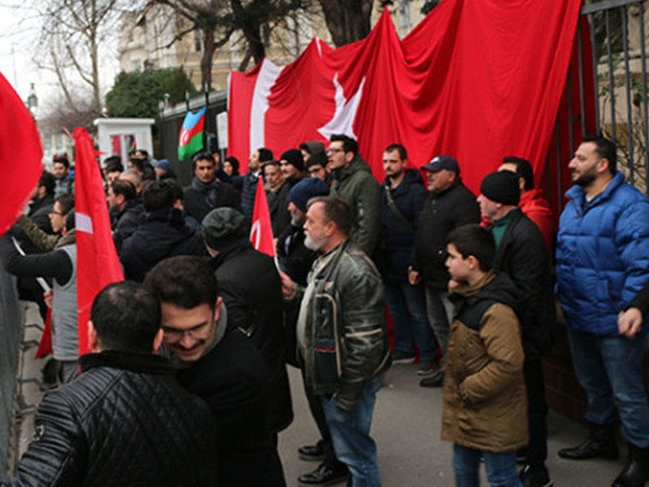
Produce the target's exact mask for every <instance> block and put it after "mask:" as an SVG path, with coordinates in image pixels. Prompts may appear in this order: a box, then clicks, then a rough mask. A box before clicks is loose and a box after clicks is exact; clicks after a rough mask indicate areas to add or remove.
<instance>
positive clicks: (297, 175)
mask: <svg viewBox="0 0 649 487" xmlns="http://www.w3.org/2000/svg"><path fill="white" fill-rule="evenodd" d="M279 163H280V165H281V168H282V175H283V176H284V181H286V182H287V183H288V185H289V187H290V188H292V187H293V186H295V185H296V184H297V183H299V182H300V181H302V179H304V157H303V156H302V152H300V151H299V150H298V149H289V150H287V151H286V152H284V153H283V154H282V156H281V157H280V158H279Z"/></svg>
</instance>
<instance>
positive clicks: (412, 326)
mask: <svg viewBox="0 0 649 487" xmlns="http://www.w3.org/2000/svg"><path fill="white" fill-rule="evenodd" d="M385 302H386V303H387V305H388V311H389V312H390V316H391V317H392V322H393V323H394V348H395V349H396V350H399V351H400V352H403V353H405V354H408V355H414V354H415V352H414V349H413V346H412V342H413V338H414V340H415V343H417V346H418V347H419V351H420V358H421V360H422V361H426V362H432V361H433V360H434V359H435V352H436V351H437V347H436V344H435V337H434V336H433V329H432V328H431V327H430V325H429V324H428V317H427V316H426V301H425V300H424V292H423V289H422V288H421V286H412V285H410V284H408V283H407V282H406V283H403V284H399V283H386V285H385Z"/></svg>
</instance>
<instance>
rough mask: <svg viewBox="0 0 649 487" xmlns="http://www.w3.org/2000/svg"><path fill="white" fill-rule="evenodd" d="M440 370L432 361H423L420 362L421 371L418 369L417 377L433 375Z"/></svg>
mask: <svg viewBox="0 0 649 487" xmlns="http://www.w3.org/2000/svg"><path fill="white" fill-rule="evenodd" d="M437 369H438V367H437V365H436V364H435V362H433V361H432V360H422V361H421V362H419V369H417V375H431V374H432V373H433V372H435V371H436V370H437Z"/></svg>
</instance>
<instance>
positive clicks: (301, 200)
mask: <svg viewBox="0 0 649 487" xmlns="http://www.w3.org/2000/svg"><path fill="white" fill-rule="evenodd" d="M328 194H329V186H327V183H325V182H324V181H323V180H322V179H320V178H307V179H303V180H302V181H300V182H299V183H297V184H296V185H295V186H293V188H292V189H291V192H290V194H289V199H290V201H291V202H292V203H293V204H294V205H295V206H297V207H298V208H299V209H300V210H302V211H303V212H306V204H307V202H308V201H309V200H310V199H311V198H315V197H316V196H327V195H328Z"/></svg>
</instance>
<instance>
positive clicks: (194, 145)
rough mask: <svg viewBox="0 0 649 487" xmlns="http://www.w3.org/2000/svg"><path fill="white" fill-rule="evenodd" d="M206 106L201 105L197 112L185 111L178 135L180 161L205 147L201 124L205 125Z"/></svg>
mask: <svg viewBox="0 0 649 487" xmlns="http://www.w3.org/2000/svg"><path fill="white" fill-rule="evenodd" d="M206 108H207V107H203V108H202V109H201V110H200V111H198V112H197V113H192V112H187V115H185V120H183V126H182V127H181V128H180V136H179V137H178V159H179V160H181V161H184V160H185V159H189V158H190V157H192V156H193V155H194V154H196V153H197V152H198V151H199V150H202V149H203V148H204V147H205V146H204V145H203V126H204V125H205V111H206Z"/></svg>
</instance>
